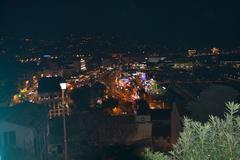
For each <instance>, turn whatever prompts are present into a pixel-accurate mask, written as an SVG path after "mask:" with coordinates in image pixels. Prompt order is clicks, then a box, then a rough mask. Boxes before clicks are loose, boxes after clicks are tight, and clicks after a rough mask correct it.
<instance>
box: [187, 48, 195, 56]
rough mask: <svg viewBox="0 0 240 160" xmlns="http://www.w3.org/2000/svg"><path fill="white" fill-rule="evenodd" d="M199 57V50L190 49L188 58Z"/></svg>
mask: <svg viewBox="0 0 240 160" xmlns="http://www.w3.org/2000/svg"><path fill="white" fill-rule="evenodd" d="M195 55H197V50H195V49H189V50H188V56H189V57H191V56H195Z"/></svg>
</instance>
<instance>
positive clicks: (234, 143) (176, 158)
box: [143, 102, 240, 160]
mask: <svg viewBox="0 0 240 160" xmlns="http://www.w3.org/2000/svg"><path fill="white" fill-rule="evenodd" d="M226 106H227V113H226V114H225V118H224V119H220V118H218V117H213V116H210V118H209V120H208V122H206V123H200V122H194V121H192V120H191V119H188V118H185V120H184V129H183V132H182V133H181V134H180V137H179V139H178V142H177V144H176V145H175V146H174V149H173V151H171V152H170V155H171V156H166V155H164V154H162V153H159V152H155V153H154V152H151V151H149V150H148V149H147V150H145V152H144V153H143V160H239V159H240V116H239V115H238V113H239V112H238V111H239V108H240V104H235V103H232V102H229V103H227V104H226Z"/></svg>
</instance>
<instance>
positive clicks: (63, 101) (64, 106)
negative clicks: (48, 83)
mask: <svg viewBox="0 0 240 160" xmlns="http://www.w3.org/2000/svg"><path fill="white" fill-rule="evenodd" d="M60 87H61V90H62V109H63V133H64V160H67V159H68V153H67V152H68V149H67V148H68V147H67V129H66V104H65V96H64V93H65V90H66V89H67V83H60Z"/></svg>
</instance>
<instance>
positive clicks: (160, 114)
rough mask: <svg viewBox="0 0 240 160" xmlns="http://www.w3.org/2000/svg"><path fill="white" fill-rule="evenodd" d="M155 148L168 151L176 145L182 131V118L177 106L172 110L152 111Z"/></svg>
mask: <svg viewBox="0 0 240 160" xmlns="http://www.w3.org/2000/svg"><path fill="white" fill-rule="evenodd" d="M151 121H152V139H153V147H154V148H157V149H159V150H162V151H168V150H170V149H171V148H172V146H173V144H176V142H177V138H178V136H179V133H180V130H181V124H180V116H179V113H178V110H177V107H176V105H173V106H172V109H155V110H151Z"/></svg>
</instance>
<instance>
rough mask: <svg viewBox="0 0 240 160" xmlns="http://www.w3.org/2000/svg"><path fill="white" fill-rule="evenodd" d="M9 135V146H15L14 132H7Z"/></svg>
mask: <svg viewBox="0 0 240 160" xmlns="http://www.w3.org/2000/svg"><path fill="white" fill-rule="evenodd" d="M8 134H9V137H8V138H9V144H11V145H15V144H16V132H14V131H11V132H8Z"/></svg>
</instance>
